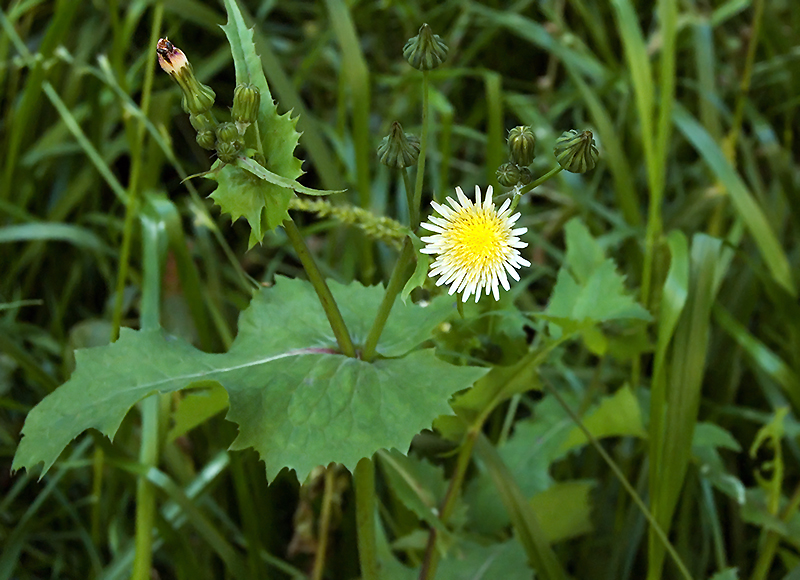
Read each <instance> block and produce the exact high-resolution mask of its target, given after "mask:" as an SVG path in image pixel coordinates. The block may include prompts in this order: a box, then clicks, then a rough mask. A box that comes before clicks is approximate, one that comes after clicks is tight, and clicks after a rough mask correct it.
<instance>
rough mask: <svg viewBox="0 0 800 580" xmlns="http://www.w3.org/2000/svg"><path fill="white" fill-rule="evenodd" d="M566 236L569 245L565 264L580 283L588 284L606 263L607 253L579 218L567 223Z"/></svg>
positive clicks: (565, 227)
mask: <svg viewBox="0 0 800 580" xmlns="http://www.w3.org/2000/svg"><path fill="white" fill-rule="evenodd" d="M564 235H565V237H566V245H567V254H566V258H565V262H566V263H567V264H569V268H570V270H571V271H572V274H573V275H574V276H575V279H576V280H577V281H578V283H579V284H586V283H587V282H588V281H589V278H591V276H592V274H594V272H595V270H597V269H598V268H599V267H600V266H601V265H602V264H603V262H604V261H605V259H606V255H605V252H604V251H603V248H602V247H600V244H598V243H597V240H595V239H594V238H593V237H592V234H591V233H590V232H589V229H588V228H587V227H586V226H585V225H584V223H583V222H582V221H581V220H580V219H579V218H572V219H571V220H569V221H568V222H567V224H566V225H565V226H564Z"/></svg>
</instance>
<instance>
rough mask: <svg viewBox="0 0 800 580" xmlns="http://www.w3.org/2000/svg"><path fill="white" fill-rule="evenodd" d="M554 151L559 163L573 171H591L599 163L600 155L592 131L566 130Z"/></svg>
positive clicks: (557, 141)
mask: <svg viewBox="0 0 800 580" xmlns="http://www.w3.org/2000/svg"><path fill="white" fill-rule="evenodd" d="M553 153H555V156H556V161H558V164H559V165H561V167H563V168H564V169H566V170H567V171H570V172H572V173H585V172H587V171H591V170H592V169H594V167H595V165H597V158H598V157H599V153H598V152H597V147H595V144H594V137H593V135H592V132H591V131H584V132H583V133H578V132H577V131H575V130H570V131H564V132H563V133H562V134H561V137H559V138H558V139H557V140H556V146H555V148H554V149H553Z"/></svg>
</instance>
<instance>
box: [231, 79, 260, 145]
mask: <svg viewBox="0 0 800 580" xmlns="http://www.w3.org/2000/svg"><path fill="white" fill-rule="evenodd" d="M260 105H261V93H259V92H258V88H257V87H256V86H254V85H238V86H237V87H236V89H235V90H234V91H233V108H232V109H231V117H232V118H233V122H234V123H236V126H237V127H240V129H242V133H243V132H244V129H247V127H248V126H249V125H250V124H251V123H255V121H256V119H258V107H259V106H260Z"/></svg>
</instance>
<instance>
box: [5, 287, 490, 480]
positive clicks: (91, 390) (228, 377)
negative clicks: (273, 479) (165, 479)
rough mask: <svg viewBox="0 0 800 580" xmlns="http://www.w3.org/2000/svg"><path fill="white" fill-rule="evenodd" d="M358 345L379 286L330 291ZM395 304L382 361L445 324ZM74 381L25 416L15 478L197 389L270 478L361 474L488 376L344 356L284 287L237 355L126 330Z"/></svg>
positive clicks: (427, 353) (96, 352)
mask: <svg viewBox="0 0 800 580" xmlns="http://www.w3.org/2000/svg"><path fill="white" fill-rule="evenodd" d="M331 291H332V292H333V295H334V297H335V298H336V300H337V302H338V303H339V304H340V305H341V307H342V308H341V310H342V315H343V317H344V319H345V321H346V323H347V324H348V326H349V327H350V328H351V329H352V334H353V338H354V341H355V342H356V343H359V342H360V341H362V340H363V338H364V337H366V334H367V332H368V329H369V326H370V325H371V323H372V320H373V318H374V316H375V311H376V309H377V304H378V303H379V302H380V300H381V299H382V296H383V290H382V289H380V288H378V287H371V288H366V287H363V286H361V285H359V284H357V283H354V284H351V285H349V286H343V285H340V284H335V283H332V284H331ZM440 304H441V302H440V303H439V304H431V305H430V306H428V307H427V308H421V307H418V306H415V305H403V304H400V303H399V304H397V305H396V307H395V309H394V310H393V312H392V316H390V318H389V320H388V322H387V324H386V327H385V330H384V337H385V342H384V341H382V342H381V343H379V345H378V349H377V350H378V352H379V353H380V354H382V355H383V356H400V355H403V354H405V353H407V352H408V351H409V350H411V349H412V348H414V347H415V346H416V345H418V344H419V343H420V342H422V341H423V340H425V339H426V338H427V337H428V336H429V335H430V331H431V328H432V326H433V325H436V324H438V323H439V322H440V320H441V317H443V316H447V315H448V313H449V305H447V307H446V308H444V307H442V306H440ZM76 359H77V369H76V371H75V373H74V374H73V376H72V378H71V379H70V380H69V381H68V382H67V383H65V384H64V385H63V386H61V387H60V388H58V389H56V391H54V392H53V393H52V394H51V395H49V396H48V397H46V398H45V399H44V400H43V401H42V402H41V403H39V405H37V406H36V407H35V408H34V409H33V410H32V411H31V412H30V414H29V415H28V418H27V419H26V422H25V426H24V428H23V434H24V437H23V438H22V442H21V443H20V446H19V448H18V450H17V454H16V456H15V458H14V465H13V468H14V469H19V468H21V467H25V468H28V469H30V468H31V467H32V466H34V465H36V464H37V463H39V462H43V463H44V471H47V469H49V468H50V466H52V464H53V462H54V461H55V460H56V459H57V457H58V455H59V454H60V453H61V451H62V450H63V449H64V447H65V446H66V445H67V444H68V443H69V442H70V441H71V440H72V439H73V438H74V437H76V436H77V435H79V434H80V433H81V432H83V431H85V430H86V429H89V428H95V429H97V430H99V431H100V432H101V433H103V434H105V435H106V436H108V437H110V438H112V437H113V436H114V434H115V433H116V431H117V429H118V427H119V425H120V423H121V422H122V419H123V418H124V417H125V414H126V413H127V412H128V411H129V410H130V408H131V407H132V406H133V405H134V404H136V403H137V402H138V401H139V400H141V399H142V398H144V397H146V396H147V395H149V394H152V393H156V392H160V393H168V392H172V391H176V390H179V389H183V388H185V387H187V386H189V385H191V384H193V383H195V384H196V383H198V382H200V381H203V382H207V381H217V382H219V383H220V384H222V385H223V386H224V387H225V389H226V390H227V391H228V394H229V399H230V410H229V413H228V419H229V420H232V421H234V422H236V423H238V424H239V437H238V438H237V440H236V441H235V442H234V448H237V449H240V448H243V447H246V446H253V447H255V448H256V449H257V450H258V452H259V453H260V454H261V456H262V458H263V459H264V460H265V463H266V465H267V470H268V473H269V474H270V475H271V476H274V475H276V474H277V473H278V471H280V470H281V469H282V468H284V467H289V468H293V469H296V470H297V471H298V475H299V476H300V478H301V479H302V478H303V477H305V475H306V474H307V473H308V472H309V471H310V470H311V469H312V468H314V467H315V466H317V465H320V464H327V463H329V462H331V461H335V462H339V463H343V464H345V465H346V466H347V467H349V468H353V467H355V464H356V462H357V461H358V460H359V459H361V458H362V457H367V456H371V455H372V454H373V453H374V452H375V451H376V450H378V449H380V448H383V447H387V448H389V447H395V448H398V449H404V448H407V447H408V445H409V444H410V442H411V438H412V437H413V436H414V435H415V434H416V433H417V432H419V431H420V430H421V429H423V428H425V427H429V426H430V425H431V423H432V421H433V419H434V418H435V417H436V416H438V415H440V414H447V413H449V412H451V411H450V408H449V406H448V404H447V401H448V399H449V397H450V396H451V395H452V394H453V393H454V392H456V391H459V390H461V389H464V388H466V387H468V386H469V385H470V384H472V382H474V381H475V380H476V379H478V378H479V377H481V376H482V375H483V374H484V373H485V372H486V371H485V369H479V368H470V367H455V366H452V365H449V364H447V363H445V362H443V361H441V360H439V359H437V358H435V356H434V355H433V351H432V350H431V349H427V350H421V351H416V352H413V353H411V354H409V355H407V356H405V357H404V358H395V359H388V358H387V359H380V360H377V361H376V362H374V363H366V362H363V361H360V360H357V359H351V358H348V357H345V356H342V355H340V354H337V347H336V341H335V338H334V337H333V333H332V331H331V330H330V327H329V325H328V322H327V318H326V317H325V314H324V312H323V310H322V307H321V306H320V304H319V302H318V300H317V297H316V295H315V293H314V290H313V288H312V287H311V285H310V284H308V283H307V282H304V281H301V280H290V279H286V278H278V279H277V281H276V284H275V286H274V287H272V288H267V289H263V290H262V291H261V292H259V293H258V294H257V295H256V297H255V298H254V299H253V302H252V304H251V306H250V308H248V309H247V310H246V311H245V312H244V313H243V314H242V316H241V318H240V323H239V334H238V336H237V337H236V340H235V341H234V344H233V345H232V347H231V349H230V351H229V352H228V353H225V354H208V353H203V352H201V351H198V350H197V349H195V348H194V347H192V346H191V345H189V344H187V343H186V342H184V341H182V340H180V339H169V338H167V337H165V336H164V335H163V333H162V332H161V331H139V332H137V331H133V330H130V329H123V331H122V333H121V336H120V339H119V340H118V341H117V342H116V343H114V344H112V345H109V346H104V347H98V348H94V349H87V350H83V351H78V352H77V353H76Z"/></svg>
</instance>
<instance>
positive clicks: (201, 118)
mask: <svg viewBox="0 0 800 580" xmlns="http://www.w3.org/2000/svg"><path fill="white" fill-rule="evenodd" d="M189 122H190V123H191V124H192V127H194V130H195V131H197V132H198V133H202V132H204V131H206V132H207V131H210V132H212V133H214V132H215V131H216V130H217V121H216V120H215V119H214V116H213V115H211V113H200V114H199V115H189Z"/></svg>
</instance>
